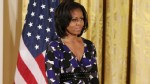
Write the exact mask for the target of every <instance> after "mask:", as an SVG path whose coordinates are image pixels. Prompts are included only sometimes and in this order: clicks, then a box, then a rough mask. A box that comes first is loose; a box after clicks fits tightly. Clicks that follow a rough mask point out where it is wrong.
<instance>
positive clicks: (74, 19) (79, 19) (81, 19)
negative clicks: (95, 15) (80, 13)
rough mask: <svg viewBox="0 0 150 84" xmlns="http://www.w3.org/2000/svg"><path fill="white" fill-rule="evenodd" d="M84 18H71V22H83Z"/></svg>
mask: <svg viewBox="0 0 150 84" xmlns="http://www.w3.org/2000/svg"><path fill="white" fill-rule="evenodd" d="M83 19H84V18H73V19H71V21H72V22H78V21H83Z"/></svg>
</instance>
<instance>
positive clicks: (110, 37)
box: [0, 0, 150, 84]
mask: <svg viewBox="0 0 150 84" xmlns="http://www.w3.org/2000/svg"><path fill="white" fill-rule="evenodd" d="M28 1H29V0H1V1H0V2H1V3H0V4H1V5H0V8H1V9H0V13H1V14H0V19H1V20H0V21H2V22H0V27H1V29H0V34H1V35H0V36H1V37H0V46H1V48H0V55H1V56H0V62H1V63H0V74H1V76H0V81H1V80H2V83H1V84H12V83H13V81H14V75H15V69H16V63H17V56H18V48H19V42H20V37H21V33H22V28H23V24H24V18H25V16H26V13H27V6H28ZM75 1H77V2H79V3H81V4H82V5H84V7H85V8H86V10H87V12H88V19H89V29H88V31H87V32H86V33H85V34H84V35H83V37H85V38H87V39H89V40H91V41H92V42H94V44H95V46H96V49H97V60H98V61H97V63H98V70H99V80H100V82H101V84H150V80H149V79H150V47H149V46H150V15H149V14H150V5H149V4H150V1H149V0H75ZM3 3H4V4H3ZM2 19H3V20H2ZM1 67H2V68H1Z"/></svg>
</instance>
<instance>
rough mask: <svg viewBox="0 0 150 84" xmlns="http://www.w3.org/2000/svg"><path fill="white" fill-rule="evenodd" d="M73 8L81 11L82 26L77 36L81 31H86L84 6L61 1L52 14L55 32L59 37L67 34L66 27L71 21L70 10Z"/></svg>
mask: <svg viewBox="0 0 150 84" xmlns="http://www.w3.org/2000/svg"><path fill="white" fill-rule="evenodd" d="M74 9H81V11H82V13H83V20H84V26H83V28H82V31H81V33H80V34H79V35H78V36H81V35H82V34H83V32H84V31H86V30H87V28H88V18H87V12H86V10H85V8H84V7H83V6H82V5H81V4H79V3H77V2H73V1H72V2H68V3H66V2H62V3H60V4H59V6H58V7H57V8H56V10H55V15H54V19H55V27H56V32H57V34H58V36H59V37H61V38H62V37H64V36H67V33H66V29H67V27H68V26H69V24H70V22H71V19H72V15H71V11H72V10H74Z"/></svg>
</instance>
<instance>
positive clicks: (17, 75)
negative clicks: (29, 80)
mask: <svg viewBox="0 0 150 84" xmlns="http://www.w3.org/2000/svg"><path fill="white" fill-rule="evenodd" d="M14 84H26V81H25V80H24V79H23V78H22V76H21V74H20V72H19V71H18V68H16V73H15V83H14Z"/></svg>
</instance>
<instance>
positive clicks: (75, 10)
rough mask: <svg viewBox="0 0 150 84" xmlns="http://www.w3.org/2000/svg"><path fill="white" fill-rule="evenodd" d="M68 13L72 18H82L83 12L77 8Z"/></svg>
mask: <svg viewBox="0 0 150 84" xmlns="http://www.w3.org/2000/svg"><path fill="white" fill-rule="evenodd" d="M70 13H71V15H72V16H74V15H82V16H83V12H82V10H81V9H79V8H77V9H73V10H71V11H70Z"/></svg>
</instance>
